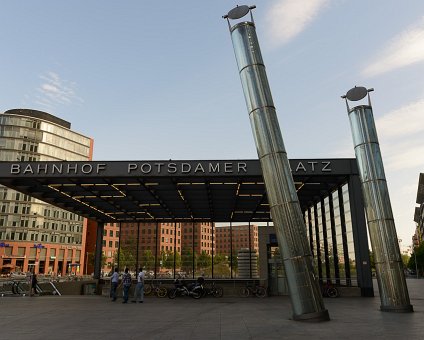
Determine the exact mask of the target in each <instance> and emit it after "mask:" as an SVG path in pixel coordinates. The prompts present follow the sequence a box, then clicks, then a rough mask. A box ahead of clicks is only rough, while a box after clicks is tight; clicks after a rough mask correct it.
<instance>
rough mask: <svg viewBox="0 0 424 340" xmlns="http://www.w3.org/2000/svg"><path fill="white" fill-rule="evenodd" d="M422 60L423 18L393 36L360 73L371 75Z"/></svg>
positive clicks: (423, 54)
mask: <svg viewBox="0 0 424 340" xmlns="http://www.w3.org/2000/svg"><path fill="white" fill-rule="evenodd" d="M422 61H424V19H422V20H421V21H420V22H419V23H418V24H414V25H412V26H410V27H408V28H407V29H406V30H405V31H404V32H402V33H400V34H398V35H397V36H395V37H394V38H393V39H392V40H391V41H390V42H389V43H388V44H387V46H386V47H385V48H384V49H383V51H382V52H381V53H380V54H379V55H377V57H375V58H374V60H373V61H372V62H371V63H370V65H368V66H367V67H365V69H364V70H363V71H362V75H363V76H365V77H373V76H376V75H380V74H383V73H386V72H389V71H392V70H396V69H399V68H401V67H405V66H408V65H412V64H415V63H418V62H422Z"/></svg>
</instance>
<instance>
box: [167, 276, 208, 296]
mask: <svg viewBox="0 0 424 340" xmlns="http://www.w3.org/2000/svg"><path fill="white" fill-rule="evenodd" d="M202 279H203V278H202ZM203 281H204V280H203ZM203 291H204V290H203V282H202V280H200V282H199V279H198V280H197V282H195V283H192V284H191V285H189V286H187V284H186V282H185V281H184V280H182V281H180V280H179V279H175V280H174V288H172V289H170V290H169V291H168V297H169V298H170V299H175V298H176V297H177V296H191V297H193V298H194V299H200V298H201V297H202V295H203Z"/></svg>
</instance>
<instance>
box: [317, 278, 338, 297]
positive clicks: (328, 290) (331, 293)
mask: <svg viewBox="0 0 424 340" xmlns="http://www.w3.org/2000/svg"><path fill="white" fill-rule="evenodd" d="M321 291H322V296H323V297H329V298H336V297H338V296H339V291H338V290H337V288H336V287H334V286H333V285H332V283H331V282H327V283H325V284H321Z"/></svg>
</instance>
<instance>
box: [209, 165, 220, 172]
mask: <svg viewBox="0 0 424 340" xmlns="http://www.w3.org/2000/svg"><path fill="white" fill-rule="evenodd" d="M209 172H210V173H211V172H218V173H219V163H216V164H215V168H214V167H213V164H212V163H209Z"/></svg>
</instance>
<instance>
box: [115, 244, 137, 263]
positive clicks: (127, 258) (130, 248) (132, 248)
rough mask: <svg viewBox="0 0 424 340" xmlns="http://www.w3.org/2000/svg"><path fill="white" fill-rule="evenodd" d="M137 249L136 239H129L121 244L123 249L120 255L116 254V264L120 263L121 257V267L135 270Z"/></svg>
mask: <svg viewBox="0 0 424 340" xmlns="http://www.w3.org/2000/svg"><path fill="white" fill-rule="evenodd" d="M136 248H137V242H136V239H135V238H134V237H131V238H128V239H127V240H126V242H122V243H121V249H119V253H118V252H116V253H115V263H118V255H119V267H120V268H121V269H122V268H131V269H133V270H135V266H136V262H137V261H136V256H135V254H136Z"/></svg>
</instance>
